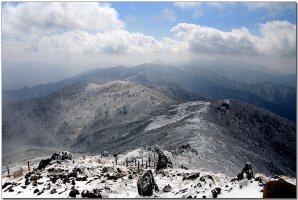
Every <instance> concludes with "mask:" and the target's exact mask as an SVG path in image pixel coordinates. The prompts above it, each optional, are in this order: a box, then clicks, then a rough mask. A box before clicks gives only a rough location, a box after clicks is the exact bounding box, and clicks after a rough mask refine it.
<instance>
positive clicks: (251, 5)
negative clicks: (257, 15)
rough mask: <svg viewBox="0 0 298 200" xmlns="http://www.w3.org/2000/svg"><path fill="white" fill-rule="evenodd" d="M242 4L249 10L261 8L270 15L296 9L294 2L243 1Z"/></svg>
mask: <svg viewBox="0 0 298 200" xmlns="http://www.w3.org/2000/svg"><path fill="white" fill-rule="evenodd" d="M244 4H245V5H246V6H247V7H248V9H249V10H250V11H253V10H260V9H263V10H266V11H267V12H268V14H269V15H271V16H277V15H281V14H283V13H286V12H295V10H296V3H295V2H245V3H244Z"/></svg>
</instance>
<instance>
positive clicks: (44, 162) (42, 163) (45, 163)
mask: <svg viewBox="0 0 298 200" xmlns="http://www.w3.org/2000/svg"><path fill="white" fill-rule="evenodd" d="M51 161H52V159H51V158H48V159H44V160H41V161H40V162H39V165H38V168H37V169H39V170H42V169H44V168H45V167H46V166H48V165H49V164H50V162H51Z"/></svg>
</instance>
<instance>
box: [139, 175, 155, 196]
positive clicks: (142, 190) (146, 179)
mask: <svg viewBox="0 0 298 200" xmlns="http://www.w3.org/2000/svg"><path fill="white" fill-rule="evenodd" d="M137 187H138V194H139V195H141V196H151V195H152V194H153V190H154V189H155V191H159V189H158V186H157V184H156V182H155V180H154V177H153V174H152V171H151V170H147V171H146V172H145V174H143V175H142V176H140V177H139V180H138V182H137Z"/></svg>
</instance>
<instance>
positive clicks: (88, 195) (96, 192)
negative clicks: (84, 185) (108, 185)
mask: <svg viewBox="0 0 298 200" xmlns="http://www.w3.org/2000/svg"><path fill="white" fill-rule="evenodd" d="M81 196H82V197H86V198H102V196H101V194H100V190H99V189H93V192H90V191H88V190H84V191H83V192H82V193H81Z"/></svg>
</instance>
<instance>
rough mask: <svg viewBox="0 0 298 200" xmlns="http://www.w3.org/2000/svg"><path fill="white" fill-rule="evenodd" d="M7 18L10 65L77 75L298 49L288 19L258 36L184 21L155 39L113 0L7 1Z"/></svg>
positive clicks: (168, 15)
mask: <svg viewBox="0 0 298 200" xmlns="http://www.w3.org/2000/svg"><path fill="white" fill-rule="evenodd" d="M183 3H184V2H183ZM195 3H197V2H195ZM192 5H193V6H194V4H192ZM198 5H199V4H197V5H196V6H198ZM188 6H189V5H188ZM214 6H217V5H214ZM160 14H161V15H159V20H166V21H170V22H174V21H175V20H176V17H175V13H174V12H173V11H171V10H164V12H162V13H160ZM199 15H200V14H198V16H197V17H200V16H199ZM2 22H3V24H2V28H3V29H2V31H3V33H2V34H3V37H2V60H3V61H4V62H6V63H12V64H11V65H10V67H11V66H13V65H14V66H18V68H21V67H20V66H24V63H26V66H27V68H26V70H25V68H24V69H22V70H23V71H22V70H20V71H17V72H16V73H22V72H24V73H25V72H26V71H30V70H29V69H32V70H35V69H33V68H32V67H31V68H30V66H31V65H34V63H35V66H40V68H42V67H44V68H45V69H49V68H50V67H47V66H55V67H56V68H55V70H54V68H53V71H56V72H57V73H59V75H61V74H63V73H64V74H67V75H73V73H75V72H76V73H78V72H81V71H84V70H86V69H87V68H88V66H89V67H91V66H93V67H98V66H105V67H107V66H113V65H134V64H139V63H144V62H150V61H152V60H156V59H164V60H171V61H181V60H183V59H186V60H187V59H193V58H198V57H200V56H203V57H206V54H209V55H210V57H212V58H213V57H216V56H222V57H228V56H230V57H235V55H237V56H236V57H241V56H250V58H252V57H254V58H255V57H256V56H259V57H264V55H274V57H277V56H284V57H286V56H288V55H290V56H291V60H293V58H294V55H296V25H295V24H291V23H289V22H287V21H271V22H267V23H265V24H260V25H259V33H260V35H258V36H256V35H253V34H252V33H251V32H250V31H249V30H248V29H246V28H245V27H243V28H238V29H233V30H232V31H228V32H226V31H222V30H219V29H215V28H212V27H205V26H200V25H195V24H187V23H182V24H177V25H176V26H175V27H173V28H172V32H173V33H174V35H175V37H172V38H170V37H167V38H162V39H156V38H154V37H152V36H148V35H145V34H143V33H136V32H128V31H126V30H125V29H124V23H123V22H122V21H121V20H120V19H119V18H118V13H117V11H116V10H115V9H113V8H111V7H110V5H109V4H98V3H95V2H93V3H87V2H84V3H80V2H76V3H69V2H67V3H63V2H59V3H50V2H47V3H37V2H34V3H32V2H28V3H20V4H17V5H11V4H5V5H4V6H3V11H2ZM262 62H263V61H262ZM264 62H271V59H270V60H269V61H267V60H265V61H264ZM36 63H38V64H36ZM40 63H42V64H40ZM274 63H276V62H274ZM291 63H292V62H291ZM11 69H13V68H11ZM14 69H16V68H14ZM57 69H58V70H57ZM14 71H15V70H14ZM39 71H42V72H45V73H46V70H39ZM53 74H54V72H53ZM61 76H62V75H61ZM59 77H60V76H59Z"/></svg>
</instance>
